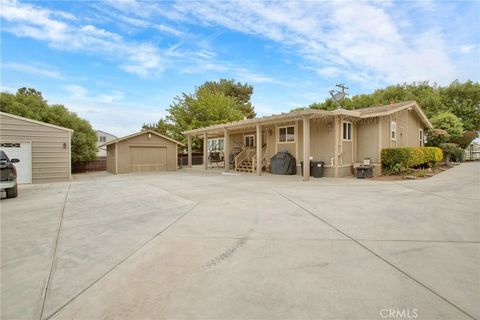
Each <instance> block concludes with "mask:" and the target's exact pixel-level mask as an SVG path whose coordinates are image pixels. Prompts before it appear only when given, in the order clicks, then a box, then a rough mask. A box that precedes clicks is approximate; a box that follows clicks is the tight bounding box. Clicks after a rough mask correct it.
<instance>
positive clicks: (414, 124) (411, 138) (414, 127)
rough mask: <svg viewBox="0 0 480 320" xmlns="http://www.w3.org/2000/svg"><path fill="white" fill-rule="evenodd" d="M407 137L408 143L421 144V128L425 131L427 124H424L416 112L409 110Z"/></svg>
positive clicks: (410, 144) (412, 144)
mask: <svg viewBox="0 0 480 320" xmlns="http://www.w3.org/2000/svg"><path fill="white" fill-rule="evenodd" d="M407 123H408V126H407V137H406V141H407V142H406V143H407V145H409V146H420V133H419V131H420V129H422V130H423V131H424V134H425V126H424V125H423V124H422V122H421V120H420V118H419V117H418V115H417V114H416V113H415V112H408V114H407Z"/></svg>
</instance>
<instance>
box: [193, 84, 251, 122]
mask: <svg viewBox="0 0 480 320" xmlns="http://www.w3.org/2000/svg"><path fill="white" fill-rule="evenodd" d="M203 89H207V90H210V91H212V92H221V93H223V94H224V95H225V96H227V97H230V98H234V99H236V100H237V102H238V104H237V105H236V108H238V109H239V110H240V112H241V113H242V114H243V116H245V117H247V118H249V119H252V118H255V116H256V113H255V110H254V107H253V105H252V102H251V101H250V99H251V97H252V94H253V86H251V85H249V84H247V83H244V84H242V83H241V82H235V80H233V79H232V80H227V79H220V81H218V82H217V81H207V82H205V83H204V84H202V85H201V86H200V87H198V89H197V90H203Z"/></svg>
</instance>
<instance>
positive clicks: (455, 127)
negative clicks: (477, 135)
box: [430, 111, 463, 136]
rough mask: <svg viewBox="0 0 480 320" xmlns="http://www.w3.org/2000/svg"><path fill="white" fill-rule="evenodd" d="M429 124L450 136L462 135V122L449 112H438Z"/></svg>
mask: <svg viewBox="0 0 480 320" xmlns="http://www.w3.org/2000/svg"><path fill="white" fill-rule="evenodd" d="M430 122H431V123H432V125H433V127H434V128H437V129H443V130H445V131H447V132H448V134H449V135H451V136H457V135H461V134H462V133H463V124H462V120H460V119H459V118H458V117H457V116H456V115H454V114H453V113H451V112H448V111H444V112H440V113H438V114H437V115H436V116H434V117H433V118H432V119H431V121H430Z"/></svg>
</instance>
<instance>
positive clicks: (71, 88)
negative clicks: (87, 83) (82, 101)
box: [63, 84, 88, 99]
mask: <svg viewBox="0 0 480 320" xmlns="http://www.w3.org/2000/svg"><path fill="white" fill-rule="evenodd" d="M63 88H64V89H65V90H66V91H67V92H68V93H69V94H70V95H71V97H73V98H75V99H79V98H85V97H86V96H87V92H88V91H87V89H85V88H84V87H82V86H79V85H76V84H69V85H65V86H63Z"/></svg>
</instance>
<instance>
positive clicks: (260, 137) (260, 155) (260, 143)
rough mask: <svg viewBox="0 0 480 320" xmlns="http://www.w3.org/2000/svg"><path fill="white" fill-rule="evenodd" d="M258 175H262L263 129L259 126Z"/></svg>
mask: <svg viewBox="0 0 480 320" xmlns="http://www.w3.org/2000/svg"><path fill="white" fill-rule="evenodd" d="M257 175H259V176H261V175H262V127H261V126H260V124H257Z"/></svg>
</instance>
